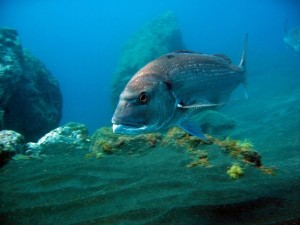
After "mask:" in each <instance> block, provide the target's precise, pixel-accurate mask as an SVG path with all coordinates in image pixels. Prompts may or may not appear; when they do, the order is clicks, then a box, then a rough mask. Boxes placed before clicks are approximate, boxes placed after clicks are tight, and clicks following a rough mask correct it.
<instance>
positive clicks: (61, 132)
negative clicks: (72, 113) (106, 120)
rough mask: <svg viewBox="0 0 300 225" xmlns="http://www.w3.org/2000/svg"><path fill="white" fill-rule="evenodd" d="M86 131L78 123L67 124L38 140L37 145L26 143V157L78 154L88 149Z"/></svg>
mask: <svg viewBox="0 0 300 225" xmlns="http://www.w3.org/2000/svg"><path fill="white" fill-rule="evenodd" d="M89 143H90V139H89V136H88V129H87V127H86V126H85V125H83V124H80V123H67V124H66V125H64V126H61V127H58V128H56V129H54V130H52V131H50V132H49V133H47V134H46V135H45V136H43V137H42V138H40V139H39V140H38V142H37V143H32V142H29V143H27V146H26V147H27V151H26V154H27V155H39V154H46V155H54V154H56V155H57V154H58V155H59V154H78V153H79V154H80V153H81V152H82V150H83V149H88V145H89Z"/></svg>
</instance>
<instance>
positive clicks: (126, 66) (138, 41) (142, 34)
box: [112, 12, 185, 106]
mask: <svg viewBox="0 0 300 225" xmlns="http://www.w3.org/2000/svg"><path fill="white" fill-rule="evenodd" d="M180 49H185V46H184V44H183V42H182V37H181V33H180V29H179V27H178V24H177V19H176V16H175V15H174V13H172V12H167V13H165V14H163V15H161V16H160V17H158V18H156V19H154V20H153V21H151V22H149V23H148V24H145V26H143V27H142V28H141V29H140V30H138V31H137V32H136V33H135V34H134V35H133V36H132V37H131V38H130V39H129V40H128V41H127V42H126V43H125V44H124V46H123V48H122V51H121V58H120V60H119V64H118V66H117V69H116V71H115V73H114V75H113V80H112V104H113V106H115V105H116V104H117V102H118V98H119V95H120V93H121V91H122V90H123V89H124V87H125V85H126V84H127V82H128V81H129V79H130V78H131V77H132V76H133V75H134V74H135V73H136V72H137V71H138V70H139V69H140V68H142V67H143V66H144V65H146V64H147V63H149V62H150V61H151V60H153V59H155V58H157V57H159V56H161V55H163V54H166V53H169V52H172V51H175V50H180Z"/></svg>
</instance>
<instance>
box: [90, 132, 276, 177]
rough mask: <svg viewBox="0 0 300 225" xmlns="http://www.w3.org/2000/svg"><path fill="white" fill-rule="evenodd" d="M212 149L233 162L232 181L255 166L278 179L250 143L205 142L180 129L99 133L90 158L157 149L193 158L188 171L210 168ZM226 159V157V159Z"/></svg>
mask: <svg viewBox="0 0 300 225" xmlns="http://www.w3.org/2000/svg"><path fill="white" fill-rule="evenodd" d="M208 146H214V148H217V149H218V150H219V151H222V152H223V153H225V156H229V157H230V158H231V160H230V164H228V169H227V170H224V173H227V174H228V175H229V177H230V178H232V179H238V178H241V177H242V176H243V175H244V173H245V172H244V169H243V167H246V166H248V165H252V166H253V167H254V168H258V169H260V170H261V171H262V172H263V173H265V174H269V175H275V172H274V171H275V169H274V168H269V167H264V166H263V165H262V161H261V155H260V154H259V153H258V152H257V151H256V150H254V146H253V144H252V143H251V142H250V141H249V140H244V141H241V140H234V139H231V138H225V139H219V138H214V137H212V136H209V135H206V139H204V140H202V139H200V138H198V137H195V136H192V135H190V134H188V133H186V132H184V131H183V130H181V129H180V128H177V127H174V128H171V129H170V130H168V132H166V133H152V134H140V135H134V136H132V135H116V134H113V132H112V129H111V128H110V127H103V128H100V129H98V130H97V131H96V132H95V133H94V134H93V135H92V137H91V145H90V152H89V153H88V154H86V156H87V157H96V158H102V157H105V156H106V155H110V154H128V155H136V156H140V155H143V154H147V153H149V152H151V151H154V150H155V149H156V148H171V149H179V150H180V151H183V152H184V153H186V154H189V155H190V156H191V159H192V161H191V162H189V163H188V164H187V165H186V167H188V168H193V167H197V166H201V167H205V168H210V167H213V166H214V165H213V163H211V162H210V160H209V158H210V154H209V152H210V150H209V149H211V148H208ZM225 156H224V157H225Z"/></svg>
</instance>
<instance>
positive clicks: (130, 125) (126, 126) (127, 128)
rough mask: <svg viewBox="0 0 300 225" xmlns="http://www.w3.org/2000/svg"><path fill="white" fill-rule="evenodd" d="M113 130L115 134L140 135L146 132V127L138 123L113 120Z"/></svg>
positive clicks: (114, 118)
mask: <svg viewBox="0 0 300 225" xmlns="http://www.w3.org/2000/svg"><path fill="white" fill-rule="evenodd" d="M111 122H112V124H113V126H112V128H113V132H114V133H115V134H138V133H142V132H143V130H145V128H146V125H145V124H143V123H141V122H136V121H121V120H120V119H118V118H116V117H113V118H112V121H111Z"/></svg>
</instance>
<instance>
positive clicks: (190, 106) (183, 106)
mask: <svg viewBox="0 0 300 225" xmlns="http://www.w3.org/2000/svg"><path fill="white" fill-rule="evenodd" d="M224 104H225V103H220V104H210V103H207V104H206V103H202V104H193V105H182V104H180V103H179V104H177V107H178V108H182V109H191V108H205V107H213V106H221V105H224Z"/></svg>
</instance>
